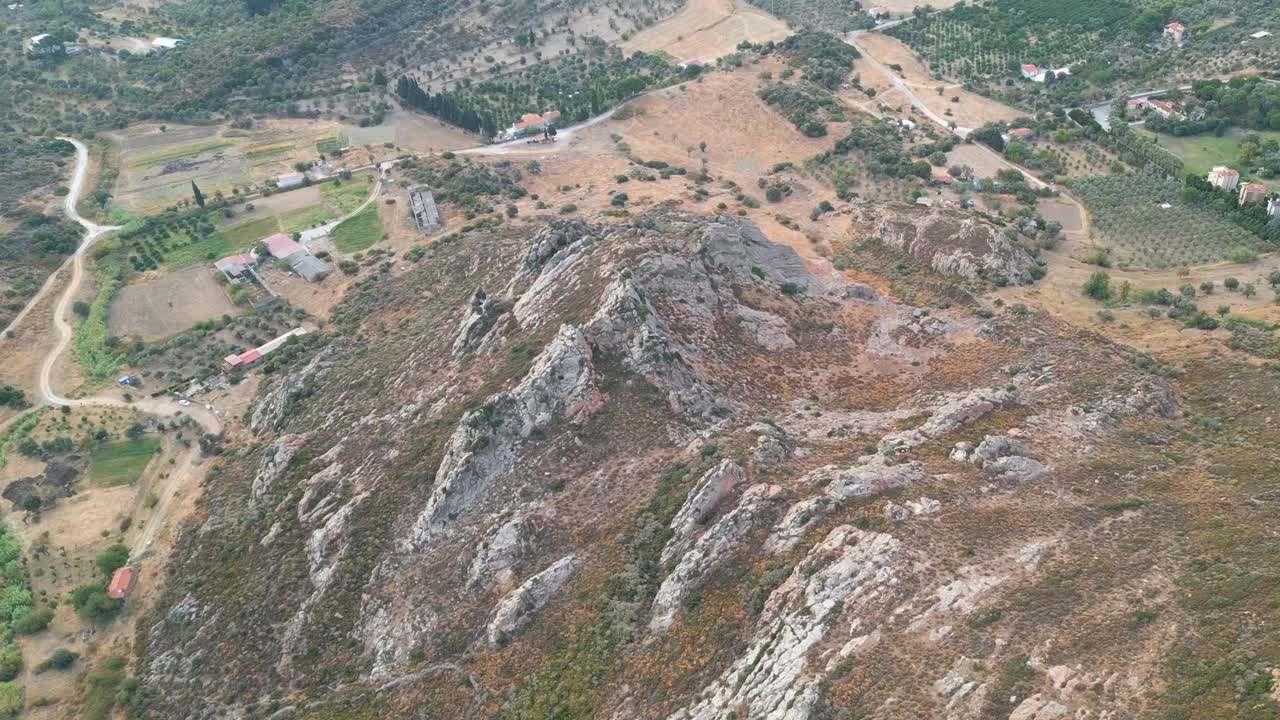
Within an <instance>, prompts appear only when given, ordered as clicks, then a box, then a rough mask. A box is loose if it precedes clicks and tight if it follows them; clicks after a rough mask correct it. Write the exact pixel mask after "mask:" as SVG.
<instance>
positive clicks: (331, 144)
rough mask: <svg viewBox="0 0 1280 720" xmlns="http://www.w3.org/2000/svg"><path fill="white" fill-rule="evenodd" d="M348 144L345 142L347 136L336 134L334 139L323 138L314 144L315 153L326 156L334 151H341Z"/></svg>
mask: <svg viewBox="0 0 1280 720" xmlns="http://www.w3.org/2000/svg"><path fill="white" fill-rule="evenodd" d="M349 144H350V142H349V141H348V140H347V134H346V133H338V134H337V136H336V137H331V138H325V139H324V140H321V141H320V142H318V143H316V152H319V153H323V154H325V155H328V154H329V153H331V152H333V151H334V150H341V149H342V148H344V147H346V146H347V145H349Z"/></svg>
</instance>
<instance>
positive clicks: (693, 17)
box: [622, 0, 834, 63]
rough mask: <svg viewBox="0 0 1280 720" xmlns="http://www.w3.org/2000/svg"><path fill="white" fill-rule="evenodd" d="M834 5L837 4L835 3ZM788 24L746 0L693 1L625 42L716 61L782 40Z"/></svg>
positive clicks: (684, 57) (628, 45) (683, 57)
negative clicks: (747, 44)
mask: <svg viewBox="0 0 1280 720" xmlns="http://www.w3.org/2000/svg"><path fill="white" fill-rule="evenodd" d="M833 4H834V3H833ZM790 34H791V30H790V29H788V28H787V25H786V23H784V22H782V21H781V20H779V19H778V18H776V17H774V16H772V15H770V14H769V13H767V12H764V11H762V10H760V9H757V8H755V7H752V6H751V5H749V4H748V3H747V2H746V1H745V0H689V2H687V3H686V4H685V6H684V8H683V9H681V10H680V12H678V13H676V14H675V15H672V16H671V17H669V18H666V19H665V20H663V21H661V22H659V23H658V24H657V25H654V26H652V27H650V28H647V29H645V30H642V31H641V32H638V33H636V34H635V35H634V36H633V37H632V38H631V39H630V40H628V41H627V42H626V43H624V44H623V46H622V47H623V49H624V50H626V51H628V52H632V51H635V50H643V51H644V52H651V53H664V54H666V55H669V56H670V57H672V58H674V59H675V60H677V61H679V62H700V63H706V62H712V61H714V60H715V59H716V58H719V57H721V56H722V55H728V54H729V53H731V52H733V51H734V50H735V49H737V47H738V45H739V44H740V43H743V42H750V43H766V42H770V41H779V40H782V39H784V38H786V37H787V36H788V35H790Z"/></svg>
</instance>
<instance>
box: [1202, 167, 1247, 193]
mask: <svg viewBox="0 0 1280 720" xmlns="http://www.w3.org/2000/svg"><path fill="white" fill-rule="evenodd" d="M1207 179H1208V180H1209V184H1210V185H1212V186H1214V187H1216V188H1218V189H1219V190H1228V191H1230V190H1235V189H1236V185H1239V184H1240V173H1239V172H1238V171H1236V170H1233V169H1231V168H1229V167H1227V166H1225V165H1218V166H1216V167H1215V168H1214V169H1212V170H1210V171H1209V177H1208V178H1207Z"/></svg>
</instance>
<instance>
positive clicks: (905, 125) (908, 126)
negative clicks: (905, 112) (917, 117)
mask: <svg viewBox="0 0 1280 720" xmlns="http://www.w3.org/2000/svg"><path fill="white" fill-rule="evenodd" d="M898 126H899V127H901V128H902V129H904V130H915V129H916V124H915V123H913V122H911V121H910V120H907V119H906V118H901V119H899V120H898Z"/></svg>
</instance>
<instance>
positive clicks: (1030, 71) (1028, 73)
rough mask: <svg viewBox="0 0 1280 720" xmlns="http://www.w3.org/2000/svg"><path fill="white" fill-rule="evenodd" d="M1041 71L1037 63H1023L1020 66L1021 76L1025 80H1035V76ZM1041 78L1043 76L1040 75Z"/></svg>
mask: <svg viewBox="0 0 1280 720" xmlns="http://www.w3.org/2000/svg"><path fill="white" fill-rule="evenodd" d="M1042 72H1044V71H1043V70H1041V69H1040V66H1039V65H1029V64H1024V65H1023V66H1022V77H1024V78H1026V79H1027V80H1035V79H1036V77H1037V76H1040V73H1042ZM1041 78H1042V79H1043V76H1041Z"/></svg>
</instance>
